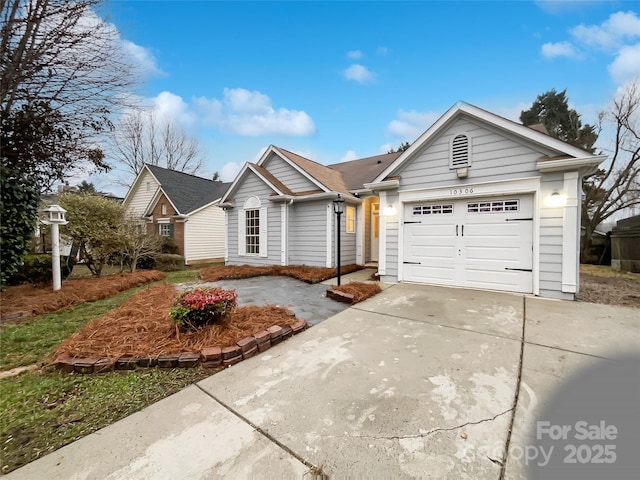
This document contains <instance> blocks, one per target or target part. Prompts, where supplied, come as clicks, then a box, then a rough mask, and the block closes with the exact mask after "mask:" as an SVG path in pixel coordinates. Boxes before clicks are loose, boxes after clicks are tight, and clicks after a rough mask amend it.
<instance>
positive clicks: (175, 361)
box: [52, 315, 309, 374]
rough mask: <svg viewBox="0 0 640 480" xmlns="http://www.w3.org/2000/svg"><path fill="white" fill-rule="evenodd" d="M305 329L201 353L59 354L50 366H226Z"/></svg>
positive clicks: (275, 331)
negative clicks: (140, 354) (101, 355)
mask: <svg viewBox="0 0 640 480" xmlns="http://www.w3.org/2000/svg"><path fill="white" fill-rule="evenodd" d="M294 316H295V315H294ZM308 327H309V325H308V324H307V322H306V320H296V322H295V323H294V324H293V325H291V326H285V327H281V326H280V325H273V326H271V327H269V328H268V329H266V330H260V331H259V332H258V333H255V334H254V335H250V336H248V337H245V338H243V339H241V340H239V341H238V342H237V343H236V344H235V345H230V346H227V347H206V348H203V349H202V351H200V352H181V353H172V354H168V355H158V356H154V357H131V356H123V357H120V358H118V359H113V358H95V357H87V358H76V357H71V356H69V355H68V354H66V353H64V354H61V355H59V356H58V358H56V359H55V360H54V361H53V362H52V365H53V366H54V367H55V368H57V369H59V370H62V371H63V372H67V373H72V372H75V373H84V374H91V373H105V372H112V371H114V370H135V369H136V368H153V367H158V368H190V367H197V366H198V365H201V366H203V367H204V368H219V367H229V366H231V365H235V364H236V363H239V362H241V361H242V360H246V359H247V358H251V357H253V356H254V355H257V354H258V353H260V352H264V351H265V350H267V349H269V348H271V347H272V346H273V345H277V344H278V343H280V342H282V341H283V340H286V339H288V338H290V337H291V336H293V335H296V334H298V333H300V332H302V331H304V330H306V329H307V328H308Z"/></svg>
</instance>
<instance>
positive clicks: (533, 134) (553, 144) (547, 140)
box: [372, 102, 588, 183]
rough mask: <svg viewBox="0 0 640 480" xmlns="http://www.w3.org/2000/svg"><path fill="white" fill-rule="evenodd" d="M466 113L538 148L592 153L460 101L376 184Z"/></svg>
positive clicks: (573, 153)
mask: <svg viewBox="0 0 640 480" xmlns="http://www.w3.org/2000/svg"><path fill="white" fill-rule="evenodd" d="M463 113H464V114H466V115H468V116H470V117H472V118H474V119H477V120H480V121H483V122H485V123H488V124H490V125H493V126H495V127H498V128H500V129H502V130H506V131H507V132H511V133H512V134H514V135H516V136H518V137H521V138H523V139H525V140H529V141H531V142H533V143H536V144H538V145H542V146H544V147H546V148H549V149H552V150H556V151H558V152H560V153H563V154H566V155H569V156H571V157H576V158H585V154H587V153H588V152H586V151H584V150H582V149H580V148H577V147H574V146H573V145H569V144H568V143H565V142H563V141H561V140H558V139H556V138H553V137H551V136H549V135H545V134H544V133H542V132H538V131H536V130H533V129H532V128H529V127H525V126H524V125H520V124H518V123H516V122H512V121H511V120H507V119H506V118H503V117H500V116H498V115H495V114H493V113H491V112H488V111H486V110H482V109H481V108H478V107H475V106H473V105H470V104H468V103H464V102H458V103H456V104H455V105H453V106H452V107H451V108H450V109H449V110H447V111H446V112H445V113H444V115H442V116H441V117H440V118H439V119H438V120H436V122H435V123H434V124H433V125H431V126H430V127H429V128H428V129H427V130H426V131H425V132H424V133H423V134H422V135H420V136H419V137H418V139H417V140H416V141H415V142H413V143H412V144H411V146H410V147H409V148H407V149H406V150H405V151H404V152H402V154H401V155H400V156H399V157H398V158H396V159H395V161H394V162H392V163H391V165H389V166H388V167H387V168H386V169H385V170H384V171H383V172H382V173H381V174H380V175H378V176H377V177H376V178H375V180H374V181H373V182H372V183H376V182H379V181H381V180H384V179H385V178H386V177H388V176H389V175H390V174H391V173H392V172H394V171H395V170H397V169H398V168H399V167H400V166H401V165H402V164H403V163H404V162H405V161H406V160H407V159H409V158H411V157H412V156H413V154H414V153H415V152H416V151H417V150H420V149H422V148H423V147H424V146H425V144H427V143H428V142H430V141H431V140H432V139H433V138H435V137H436V136H437V135H438V134H439V133H440V132H441V131H442V130H444V129H445V128H446V127H448V126H449V124H450V123H452V122H453V121H454V120H455V119H456V118H457V117H458V116H459V115H461V114H463Z"/></svg>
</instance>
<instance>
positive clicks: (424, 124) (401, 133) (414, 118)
mask: <svg viewBox="0 0 640 480" xmlns="http://www.w3.org/2000/svg"><path fill="white" fill-rule="evenodd" d="M440 115H441V114H440V113H436V112H417V111H415V110H411V111H405V110H398V113H397V114H396V119H394V120H392V121H391V122H389V124H388V125H387V132H389V133H390V134H391V135H395V136H397V137H400V138H401V139H403V140H415V139H416V138H417V137H419V136H420V135H421V134H422V133H423V132H424V131H425V130H426V129H427V128H429V127H430V126H431V124H432V123H433V122H435V121H436V120H437V119H438V118H440Z"/></svg>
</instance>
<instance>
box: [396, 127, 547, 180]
mask: <svg viewBox="0 0 640 480" xmlns="http://www.w3.org/2000/svg"><path fill="white" fill-rule="evenodd" d="M458 133H465V134H466V135H468V136H469V140H470V145H471V167H470V168H469V176H468V178H466V179H458V178H457V175H456V171H455V170H451V169H450V168H449V149H450V143H451V140H452V139H453V137H454V136H455V135H456V134H458ZM553 154H555V153H554V152H553V151H551V150H545V149H543V148H541V147H538V146H535V147H534V146H533V145H526V144H523V143H522V140H521V139H519V140H518V141H516V140H515V139H513V138H512V137H511V136H509V135H508V134H506V133H504V132H498V131H495V130H493V129H490V127H487V126H484V125H479V124H476V123H475V122H473V121H471V120H468V119H466V118H464V117H463V118H460V119H458V120H457V121H456V122H455V123H454V124H453V125H452V126H451V127H449V128H447V129H446V130H445V131H444V132H443V133H442V134H441V135H439V136H438V137H436V138H435V140H434V141H433V142H432V143H430V144H428V145H427V146H425V147H424V148H423V149H422V151H419V152H417V153H416V155H417V156H416V157H415V158H414V159H413V160H411V161H410V162H409V163H408V164H407V165H406V166H405V167H404V168H403V169H402V170H401V171H400V172H399V174H400V175H401V179H400V190H415V189H422V188H425V187H430V188H433V187H441V186H446V185H452V184H459V185H464V184H466V183H477V182H485V181H486V182H495V181H500V180H510V179H517V178H522V177H530V176H539V175H540V172H538V170H537V169H536V160H537V159H538V158H540V157H541V156H542V155H553ZM395 174H397V173H395V172H394V173H393V174H392V175H395Z"/></svg>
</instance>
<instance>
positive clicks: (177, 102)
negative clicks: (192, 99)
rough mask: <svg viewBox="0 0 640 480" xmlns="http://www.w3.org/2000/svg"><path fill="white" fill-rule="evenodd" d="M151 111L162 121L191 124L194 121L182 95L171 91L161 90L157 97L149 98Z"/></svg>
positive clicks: (193, 116)
mask: <svg viewBox="0 0 640 480" xmlns="http://www.w3.org/2000/svg"><path fill="white" fill-rule="evenodd" d="M151 102H152V112H153V114H154V115H155V116H156V117H159V118H160V119H162V120H164V121H169V120H172V121H174V122H176V123H179V124H181V125H185V126H188V125H192V124H193V123H194V122H195V121H196V117H195V115H194V114H193V112H191V111H190V108H189V105H188V104H187V103H186V102H185V101H184V100H183V99H182V97H180V96H178V95H175V94H173V93H171V92H167V91H165V92H161V93H160V94H159V95H158V96H157V97H155V98H152V99H151Z"/></svg>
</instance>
